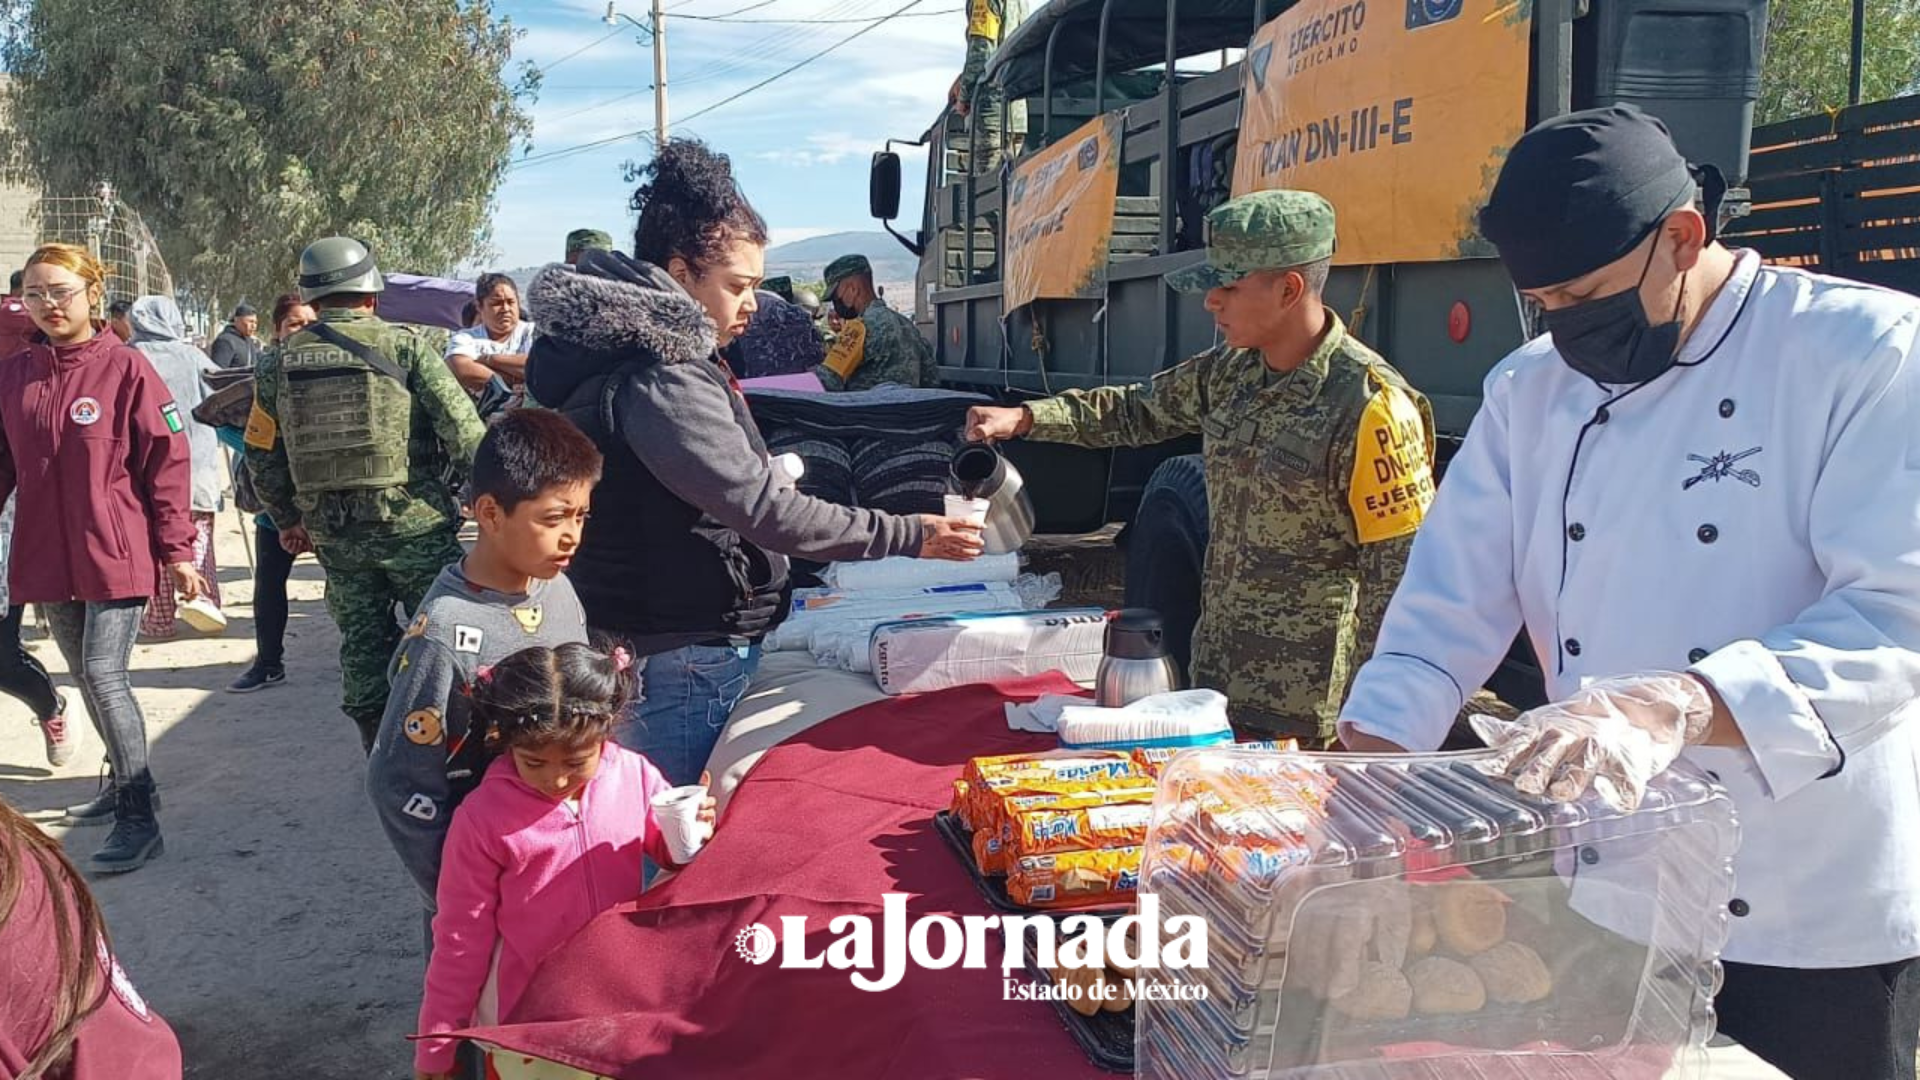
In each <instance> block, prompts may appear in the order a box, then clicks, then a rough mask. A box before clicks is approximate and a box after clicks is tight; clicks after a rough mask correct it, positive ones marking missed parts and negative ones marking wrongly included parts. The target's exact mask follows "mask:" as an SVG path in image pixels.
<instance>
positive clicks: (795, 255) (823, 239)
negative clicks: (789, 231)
mask: <svg viewBox="0 0 1920 1080" xmlns="http://www.w3.org/2000/svg"><path fill="white" fill-rule="evenodd" d="M855 254H858V255H865V256H866V257H867V261H868V262H871V263H872V264H873V276H874V277H875V278H876V279H877V280H878V281H879V282H880V283H881V284H883V285H885V284H892V283H895V282H907V283H911V282H912V281H913V276H914V272H915V271H916V270H918V269H919V265H920V261H919V260H918V259H916V258H914V257H913V255H912V253H910V252H909V251H907V249H906V248H903V247H901V246H900V242H899V241H898V240H895V239H894V238H893V237H891V236H888V235H887V234H886V233H883V232H843V233H828V234H827V235H826V236H815V237H811V238H809V239H806V240H795V241H794V242H793V243H791V244H781V245H779V246H778V247H771V248H768V249H767V273H768V274H769V275H779V274H791V275H793V279H794V280H795V281H801V282H807V281H818V280H820V272H821V271H822V270H825V269H826V267H827V264H828V263H830V262H832V261H833V260H835V259H837V258H839V257H840V256H842V255H855ZM889 291H890V292H891V290H889Z"/></svg>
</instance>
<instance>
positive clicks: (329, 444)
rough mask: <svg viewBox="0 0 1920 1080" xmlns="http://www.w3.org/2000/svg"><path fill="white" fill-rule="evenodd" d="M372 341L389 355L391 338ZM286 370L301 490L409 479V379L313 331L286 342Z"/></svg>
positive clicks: (285, 417)
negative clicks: (371, 363)
mask: <svg viewBox="0 0 1920 1080" xmlns="http://www.w3.org/2000/svg"><path fill="white" fill-rule="evenodd" d="M343 332H344V331H343ZM385 337H386V335H384V334H383V335H380V338H381V339H384V338H385ZM368 344H370V345H372V346H373V347H375V348H378V349H381V351H383V352H386V353H387V355H388V356H389V357H391V355H392V353H391V351H390V350H389V349H388V343H387V342H386V341H385V340H376V341H373V342H368ZM280 370H281V377H282V379H283V380H284V384H285V385H284V387H283V389H282V390H281V398H280V432H281V437H282V438H283V439H284V440H285V442H286V448H287V463H288V465H289V466H290V467H291V470H292V472H293V484H294V487H295V489H297V490H298V491H299V492H300V494H301V495H303V496H309V495H318V494H320V493H322V492H328V491H365V490H368V489H379V488H390V487H399V486H401V485H404V484H405V483H406V482H407V479H408V465H409V454H408V440H409V437H410V435H411V433H412V427H413V396H412V395H411V394H409V393H407V388H406V386H405V384H403V383H400V382H398V381H396V380H394V379H392V378H390V377H388V376H386V375H382V374H380V373H379V372H377V371H375V370H373V368H371V367H369V366H368V365H367V364H366V363H365V362H363V361H361V360H359V359H358V358H356V357H355V356H353V354H351V353H349V352H347V351H346V350H345V349H341V348H337V347H335V346H333V345H329V344H327V343H326V342H324V341H321V340H320V339H318V338H316V337H315V336H314V335H312V334H310V333H302V334H298V335H295V336H294V337H293V338H292V339H290V340H289V341H288V342H287V343H286V345H284V346H282V348H281V352H280Z"/></svg>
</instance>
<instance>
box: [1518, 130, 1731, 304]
mask: <svg viewBox="0 0 1920 1080" xmlns="http://www.w3.org/2000/svg"><path fill="white" fill-rule="evenodd" d="M1694 191H1695V188H1694V181H1693V176H1692V174H1691V173H1690V172H1689V171H1688V169H1687V161H1686V159H1685V158H1683V157H1681V156H1680V151H1679V150H1678V149H1676V148H1675V147H1674V145H1673V136H1672V135H1671V134H1669V133H1668V132H1667V126H1666V125H1665V124H1663V123H1661V122H1660V121H1659V120H1657V119H1655V118H1654V117H1651V116H1648V115H1647V114H1646V113H1643V112H1641V111H1640V110H1639V109H1637V108H1635V107H1633V106H1632V105H1610V106H1608V107H1606V108H1604V109H1588V110H1586V111H1584V112H1576V113H1568V114H1567V115H1565V116H1558V117H1555V118H1553V119H1552V120H1548V121H1547V122H1545V123H1543V124H1540V125H1539V126H1537V127H1535V128H1534V129H1533V130H1532V131H1529V132H1527V133H1526V134H1525V135H1522V136H1521V137H1520V141H1519V142H1517V143H1515V144H1514V145H1513V150H1512V151H1510V152H1509V153H1508V154H1507V161H1506V164H1505V165H1503V166H1502V167H1501V169H1500V179H1499V180H1498V181H1497V182H1495V184H1494V185H1493V197H1492V198H1490V199H1488V200H1487V205H1486V206H1485V207H1484V208H1483V209H1482V210H1481V211H1480V231H1481V233H1482V234H1484V235H1485V236H1486V238H1487V239H1488V240H1491V241H1493V244H1494V246H1495V247H1497V248H1499V249H1500V259H1501V261H1502V262H1504V263H1505V264H1506V266H1507V272H1508V273H1509V274H1511V275H1512V277H1513V283H1514V284H1515V285H1517V286H1519V287H1520V288H1522V289H1538V288H1543V287H1545V286H1548V285H1558V284H1560V283H1562V282H1566V281H1572V280H1573V279H1574V278H1577V277H1581V276H1583V275H1586V274H1590V273H1592V272H1593V271H1595V270H1598V269H1600V268H1601V267H1603V266H1605V265H1607V264H1608V263H1610V262H1613V261H1614V260H1615V259H1618V258H1620V257H1621V256H1623V255H1625V254H1626V253H1627V252H1629V251H1632V250H1633V249H1634V248H1635V247H1636V246H1638V245H1639V243H1640V242H1641V241H1642V240H1645V239H1646V238H1647V236H1648V234H1650V233H1652V232H1653V230H1654V229H1655V228H1657V227H1659V225H1660V223H1661V222H1662V221H1664V220H1666V217H1667V215H1668V214H1671V213H1673V212H1674V211H1675V210H1678V209H1680V208H1681V207H1682V206H1686V205H1687V204H1688V203H1690V202H1691V201H1692V200H1693V196H1694Z"/></svg>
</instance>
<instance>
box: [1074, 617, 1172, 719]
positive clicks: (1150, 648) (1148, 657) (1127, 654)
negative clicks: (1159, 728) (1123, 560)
mask: <svg viewBox="0 0 1920 1080" xmlns="http://www.w3.org/2000/svg"><path fill="white" fill-rule="evenodd" d="M1166 637H1167V631H1166V626H1165V625H1164V624H1163V623H1162V622H1161V620H1160V613H1159V612H1157V611H1151V610H1149V609H1147V608H1128V609H1126V610H1124V611H1118V612H1115V613H1114V615H1113V617H1112V618H1111V619H1109V620H1107V647H1106V655H1105V656H1103V657H1101V659H1100V670H1099V672H1098V673H1097V674H1096V675H1095V676H1094V682H1093V688H1094V689H1093V694H1094V701H1095V703H1096V704H1098V705H1100V706H1101V707H1103V708H1109V709H1117V708H1120V707H1121V706H1124V705H1131V704H1133V703H1134V702H1136V701H1139V700H1140V699H1141V698H1144V697H1151V696H1152V695H1154V694H1164V693H1167V692H1168V691H1170V690H1178V689H1180V672H1179V669H1178V668H1176V667H1175V666H1174V663H1173V657H1171V656H1168V655H1167V642H1166Z"/></svg>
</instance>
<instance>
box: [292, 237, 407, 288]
mask: <svg viewBox="0 0 1920 1080" xmlns="http://www.w3.org/2000/svg"><path fill="white" fill-rule="evenodd" d="M386 287H387V280H386V279H385V278H383V277H381V276H380V268H379V267H377V266H375V265H374V264H373V252H371V251H368V250H367V245H365V244H363V243H361V242H360V241H358V240H355V239H353V238H352V237H350V236H329V237H327V238H326V239H324V240H315V241H314V242H313V243H311V244H308V245H307V250H305V251H303V252H301V253H300V299H302V300H304V301H306V302H307V303H309V304H311V303H313V302H314V301H315V300H319V299H321V298H322V297H327V296H332V295H334V294H336V293H360V294H371V293H378V292H382V291H384V290H385V289H386Z"/></svg>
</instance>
